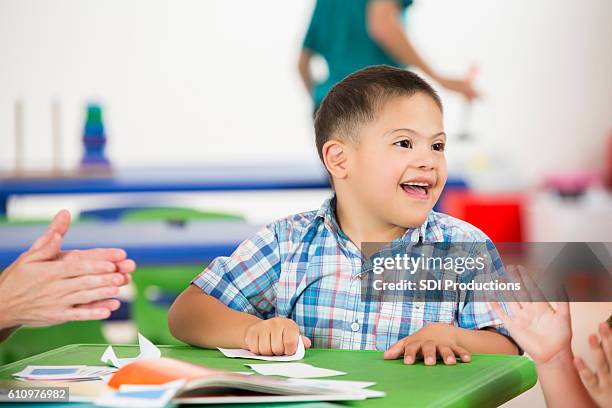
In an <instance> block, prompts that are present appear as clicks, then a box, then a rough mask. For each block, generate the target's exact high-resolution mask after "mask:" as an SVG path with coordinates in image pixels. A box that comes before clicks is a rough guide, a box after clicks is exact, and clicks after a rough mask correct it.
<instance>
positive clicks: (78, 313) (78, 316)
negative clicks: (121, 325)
mask: <svg viewBox="0 0 612 408" xmlns="http://www.w3.org/2000/svg"><path fill="white" fill-rule="evenodd" d="M110 315H111V312H110V310H108V309H106V308H98V309H88V308H81V307H72V308H69V309H67V310H66V311H65V312H64V313H62V314H61V319H62V320H63V321H77V320H101V319H107V318H108V317H109V316H110Z"/></svg>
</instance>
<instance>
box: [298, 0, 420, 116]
mask: <svg viewBox="0 0 612 408" xmlns="http://www.w3.org/2000/svg"><path fill="white" fill-rule="evenodd" d="M371 1H396V2H397V3H399V4H400V6H401V8H402V10H404V11H405V10H406V8H407V7H408V6H409V5H410V4H412V0H317V3H316V5H315V9H314V12H313V14H312V18H311V20H310V25H309V27H308V31H307V32H306V37H305V38H304V43H303V45H302V46H303V48H305V49H308V50H310V51H311V52H312V53H313V54H318V55H320V56H322V57H323V58H324V59H325V61H326V62H327V66H328V71H329V74H328V77H327V79H326V80H324V81H322V82H320V83H317V84H315V85H314V89H313V90H312V97H313V102H314V106H315V108H316V107H318V106H319V104H320V103H321V101H322V100H323V98H324V97H325V95H327V93H328V92H329V90H330V89H331V88H332V87H333V86H334V85H335V84H336V83H338V82H340V81H341V80H342V79H343V78H344V77H346V76H347V75H349V74H351V73H353V72H355V71H357V70H359V69H361V68H365V67H367V66H370V65H381V64H385V65H391V66H394V67H401V66H403V64H400V63H399V62H397V61H396V60H395V59H393V58H392V57H391V56H390V55H388V54H387V53H386V52H385V51H384V50H383V49H382V48H381V47H380V46H379V45H378V44H377V43H376V41H374V39H373V38H372V37H370V34H369V33H368V25H367V7H368V3H369V2H371Z"/></svg>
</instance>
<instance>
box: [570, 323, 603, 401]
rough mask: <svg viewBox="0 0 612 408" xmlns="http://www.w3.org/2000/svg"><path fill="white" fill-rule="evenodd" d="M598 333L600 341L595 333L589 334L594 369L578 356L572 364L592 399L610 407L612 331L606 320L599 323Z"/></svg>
mask: <svg viewBox="0 0 612 408" xmlns="http://www.w3.org/2000/svg"><path fill="white" fill-rule="evenodd" d="M599 334H600V336H601V342H600V341H599V339H598V338H597V335H596V334H591V335H590V336H589V346H590V348H591V354H592V355H593V359H594V360H595V370H596V371H595V372H593V371H591V369H589V367H588V366H587V365H586V364H585V362H584V360H582V359H581V358H580V357H576V358H575V359H574V365H575V366H576V369H577V370H578V374H580V378H581V379H582V383H583V384H584V386H585V388H586V389H587V391H588V392H589V395H590V396H591V398H593V401H595V402H596V403H597V405H599V406H600V407H612V333H611V330H610V326H609V325H608V323H607V322H603V323H600V324H599Z"/></svg>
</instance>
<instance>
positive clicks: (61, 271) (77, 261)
mask: <svg viewBox="0 0 612 408" xmlns="http://www.w3.org/2000/svg"><path fill="white" fill-rule="evenodd" d="M69 225H70V214H69V213H68V212H67V211H60V212H59V213H58V214H57V215H56V217H55V218H54V220H53V221H52V222H51V224H50V225H49V228H48V229H47V231H46V232H45V234H43V235H42V236H41V237H40V238H38V239H37V240H36V241H35V242H34V244H33V245H32V246H31V247H30V249H28V250H27V251H26V252H24V253H23V254H21V256H19V258H17V260H15V262H13V263H12V264H11V265H10V266H9V267H8V268H6V269H5V270H4V271H3V272H2V273H1V274H0V299H2V302H1V303H0V341H1V340H3V339H5V338H7V337H8V336H9V335H10V333H12V332H13V331H14V330H15V329H16V328H17V327H19V326H21V325H33V326H39V325H48V324H58V323H63V322H66V321H72V320H95V319H104V318H106V317H108V316H109V315H110V313H111V312H112V311H113V310H116V309H117V308H118V307H119V301H118V300H116V299H114V298H113V297H114V296H116V295H117V294H118V291H119V287H120V286H122V285H125V284H127V283H128V282H129V281H130V276H129V273H131V272H132V271H133V270H134V269H135V264H134V262H133V261H132V260H129V259H127V258H126V257H127V255H126V253H125V251H123V250H121V249H114V248H108V249H91V250H86V251H61V242H62V238H63V236H64V234H65V233H66V232H67V231H68V227H69Z"/></svg>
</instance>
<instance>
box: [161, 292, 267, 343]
mask: <svg viewBox="0 0 612 408" xmlns="http://www.w3.org/2000/svg"><path fill="white" fill-rule="evenodd" d="M259 321H261V319H260V318H258V317H257V316H254V315H251V314H248V313H244V312H239V311H236V310H234V309H231V308H229V307H228V306H226V305H224V304H223V303H221V302H220V301H219V300H217V299H216V298H214V297H212V296H210V295H207V294H206V293H204V292H203V291H202V290H201V289H200V288H198V287H196V286H194V285H191V286H189V287H188V288H187V289H186V290H185V291H184V292H183V293H181V295H180V296H179V297H178V298H177V299H176V301H175V302H174V304H173V305H172V307H171V308H170V311H169V312H168V326H169V328H170V332H171V333H172V335H173V336H174V337H176V338H177V339H179V340H181V341H184V342H185V343H189V344H193V345H196V346H200V347H208V348H214V347H226V348H246V346H245V341H244V340H245V335H246V331H247V329H248V327H249V326H251V325H252V324H254V323H257V322H259Z"/></svg>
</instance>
